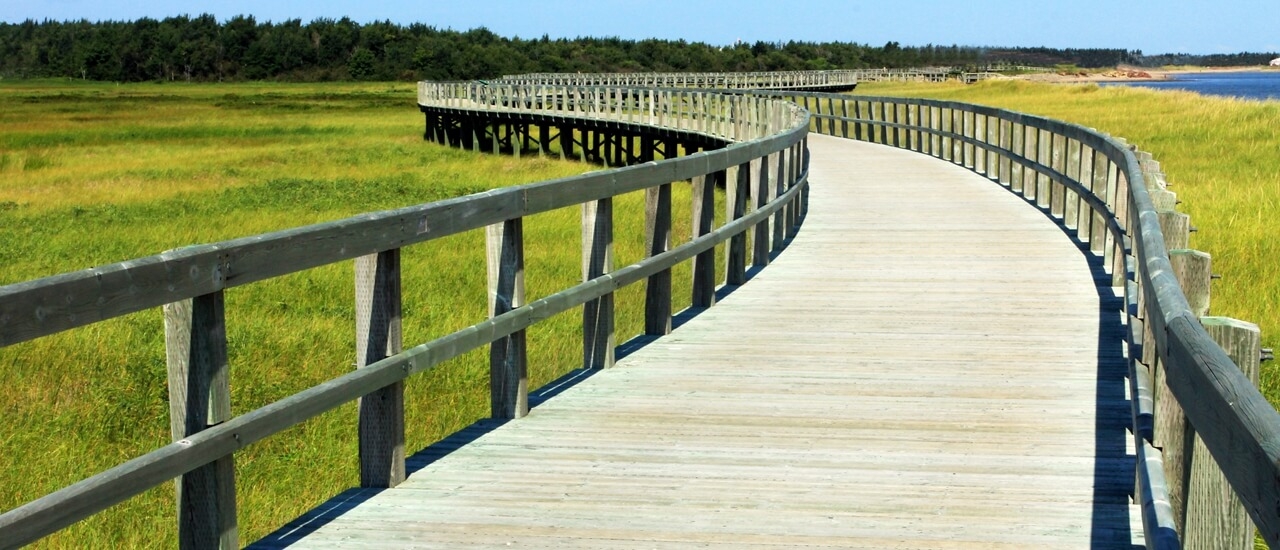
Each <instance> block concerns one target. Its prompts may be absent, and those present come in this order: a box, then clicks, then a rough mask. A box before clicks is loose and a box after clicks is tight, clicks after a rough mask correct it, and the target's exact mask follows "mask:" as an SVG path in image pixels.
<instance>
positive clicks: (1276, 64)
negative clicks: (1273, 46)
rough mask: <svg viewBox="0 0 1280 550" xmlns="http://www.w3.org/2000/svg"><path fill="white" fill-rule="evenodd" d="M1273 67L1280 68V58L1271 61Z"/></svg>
mask: <svg viewBox="0 0 1280 550" xmlns="http://www.w3.org/2000/svg"><path fill="white" fill-rule="evenodd" d="M1271 66H1272V67H1280V57H1277V58H1275V59H1272V60H1271Z"/></svg>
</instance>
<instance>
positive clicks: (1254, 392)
mask: <svg viewBox="0 0 1280 550" xmlns="http://www.w3.org/2000/svg"><path fill="white" fill-rule="evenodd" d="M756 93H757V94H758V95H770V96H787V97H796V98H798V99H797V101H798V102H801V103H802V104H803V105H805V107H806V108H808V109H810V110H811V111H812V113H813V117H812V124H813V125H814V127H813V131H817V132H819V133H824V134H830V135H837V136H842V137H845V138H853V139H859V140H865V141H871V142H875V143H883V144H886V145H891V146H895V147H900V148H905V149H910V150H913V151H918V152H921V153H924V154H929V155H932V156H936V157H939V158H942V159H945V160H949V161H952V162H954V163H956V164H959V165H962V166H965V167H967V168H969V169H971V170H973V171H975V172H978V173H979V174H982V175H985V176H987V177H989V178H991V179H993V180H995V181H997V182H999V183H1000V184H1002V185H1004V186H1006V187H1008V188H1009V189H1010V190H1011V191H1014V192H1015V193H1019V194H1021V195H1022V196H1023V197H1024V198H1026V199H1027V200H1029V201H1033V202H1034V203H1035V204H1036V205H1037V206H1040V207H1042V208H1044V209H1046V210H1048V211H1049V213H1050V214H1051V215H1053V216H1054V217H1056V218H1058V219H1061V220H1062V221H1063V222H1064V225H1065V226H1066V227H1067V229H1073V228H1074V229H1076V230H1077V231H1078V232H1079V238H1080V239H1081V240H1082V241H1084V242H1087V243H1089V246H1090V249H1091V252H1092V253H1094V254H1096V255H1101V256H1103V257H1104V258H1105V261H1104V264H1105V265H1106V266H1107V267H1108V268H1109V270H1110V272H1111V273H1112V275H1113V285H1114V286H1117V287H1121V288H1120V290H1121V291H1122V292H1123V293H1124V295H1125V298H1126V299H1125V301H1124V304H1125V309H1126V313H1125V315H1124V317H1125V318H1126V320H1127V321H1128V323H1129V324H1130V330H1131V334H1130V337H1129V339H1128V342H1127V343H1128V353H1129V355H1128V356H1129V358H1130V382H1129V383H1130V391H1131V402H1132V406H1133V432H1134V438H1135V447H1136V452H1137V457H1136V458H1137V462H1138V464H1137V477H1138V479H1137V480H1136V481H1137V490H1138V491H1139V494H1138V495H1137V496H1136V497H1135V498H1136V500H1138V501H1140V503H1141V504H1142V506H1143V524H1144V528H1145V530H1146V537H1147V545H1148V547H1149V548H1178V547H1180V545H1181V542H1180V538H1179V537H1180V536H1181V537H1182V539H1183V540H1192V539H1201V540H1204V539H1206V538H1214V537H1216V538H1217V539H1222V540H1225V539H1226V538H1227V537H1228V536H1230V537H1232V543H1233V544H1235V545H1238V546H1239V547H1251V546H1250V545H1251V541H1252V534H1249V533H1247V532H1245V533H1244V534H1240V533H1238V532H1230V533H1228V532H1227V531H1226V530H1224V527H1223V525H1224V524H1226V523H1227V521H1226V520H1225V517H1226V514H1229V513H1232V512H1230V509H1231V504H1230V499H1227V500H1226V501H1222V502H1218V501H1213V502H1202V501H1198V500H1197V498H1193V494H1199V495H1201V496H1204V494H1205V493H1213V492H1217V493H1222V491H1221V490H1220V489H1217V488H1216V487H1214V486H1212V485H1211V481H1209V480H1211V478H1212V476H1213V475H1215V474H1214V473H1213V472H1212V470H1211V469H1208V466H1206V465H1204V464H1200V462H1204V461H1203V460H1199V459H1202V458H1204V457H1205V456H1204V455H1203V454H1202V453H1203V451H1198V452H1197V451H1195V450H1194V449H1195V448H1198V447H1195V446H1193V444H1192V443H1193V440H1194V441H1196V442H1197V443H1196V445H1199V443H1198V442H1199V441H1203V446H1204V447H1206V448H1207V451H1208V453H1209V454H1210V456H1211V460H1212V462H1215V463H1216V464H1217V466H1218V467H1220V469H1221V474H1219V475H1223V476H1225V478H1226V480H1227V482H1229V484H1230V488H1231V490H1233V491H1234V493H1235V495H1236V496H1238V498H1239V500H1240V501H1241V502H1243V509H1244V511H1247V513H1248V516H1249V518H1251V519H1252V522H1253V524H1255V525H1256V526H1257V529H1258V530H1259V533H1260V534H1261V535H1262V538H1263V539H1264V540H1266V541H1267V543H1268V544H1269V545H1270V546H1271V547H1280V413H1277V411H1276V410H1275V408H1273V407H1272V406H1271V405H1270V403H1268V402H1267V400H1266V399H1265V398H1264V397H1263V396H1262V394H1261V393H1260V392H1259V391H1258V389H1257V388H1256V387H1255V385H1254V383H1253V382H1251V381H1250V379H1249V377H1248V376H1247V375H1246V374H1245V373H1244V372H1242V368H1247V367H1248V366H1249V364H1250V363H1251V364H1252V365H1253V366H1254V368H1255V369H1256V365H1257V361H1258V355H1259V352H1258V348H1257V347H1256V343H1257V341H1256V327H1244V328H1245V330H1246V332H1248V331H1252V334H1253V338H1254V346H1255V347H1252V348H1247V347H1246V348H1244V350H1243V351H1241V352H1238V353H1237V354H1236V355H1237V359H1236V360H1235V361H1233V359H1232V356H1229V355H1228V354H1227V352H1226V351H1224V350H1223V348H1222V347H1220V345H1219V343H1220V342H1222V341H1223V340H1229V339H1230V338H1218V339H1217V340H1215V338H1213V337H1211V336H1210V335H1209V333H1208V332H1206V330H1205V328H1204V326H1202V318H1201V317H1200V315H1202V314H1203V313H1199V311H1202V310H1203V309H1201V310H1193V308H1192V307H1191V305H1190V302H1189V301H1188V298H1187V295H1186V294H1184V286H1183V285H1184V284H1197V285H1198V286H1199V287H1202V288H1201V291H1202V292H1205V293H1207V290H1204V289H1207V286H1208V285H1207V282H1208V276H1209V275H1208V270H1207V266H1206V267H1205V268H1204V269H1203V273H1202V275H1203V277H1204V281H1203V282H1202V283H1197V282H1196V281H1195V280H1194V278H1188V277H1190V275H1186V273H1187V270H1186V269H1180V268H1177V267H1176V266H1175V265H1174V263H1173V262H1172V260H1171V257H1170V247H1169V246H1167V245H1166V238H1172V237H1175V235H1174V234H1172V233H1170V234H1169V235H1166V231H1165V229H1162V225H1168V224H1169V221H1168V220H1170V219H1173V220H1176V219H1178V216H1181V215H1179V214H1176V213H1173V212H1172V204H1173V203H1174V202H1175V201H1174V200H1173V198H1172V193H1169V192H1168V191H1166V190H1165V189H1163V181H1162V177H1163V176H1162V175H1161V174H1159V173H1158V171H1156V170H1155V169H1154V163H1153V162H1152V161H1151V160H1150V156H1149V155H1145V154H1141V153H1140V152H1137V151H1136V150H1135V149H1134V148H1132V147H1130V146H1128V145H1127V144H1125V143H1123V142H1122V141H1120V140H1118V139H1115V138H1113V137H1111V136H1108V135H1105V134H1102V133H1100V132H1097V131H1095V130H1092V129H1088V128H1084V127H1082V126H1078V125H1075V124H1070V123H1066V122H1061V121H1057V120H1053V119H1048V118H1043V117H1038V116H1033V115H1027V114H1022V113H1017V112H1013V111H1007V110H1003V109H997V108H992V107H985V106H980V105H973V104H966V103H959V102H954V101H937V100H927V99H909V98H890V97H869V96H849V95H835V94H820V93H790V94H785V93H771V92H756ZM851 129H852V132H851ZM1076 199H1078V200H1076ZM1157 204H1163V207H1162V208H1159V209H1158V208H1157ZM1182 218H1183V224H1182V228H1181V230H1180V231H1181V233H1182V240H1181V241H1177V242H1179V244H1180V246H1185V244H1184V243H1185V234H1186V230H1187V229H1186V223H1185V216H1182ZM1180 252H1186V253H1189V252H1192V251H1180ZM1182 256H1184V254H1180V255H1179V257H1182ZM1180 278H1181V279H1183V281H1180ZM1203 301H1205V302H1207V294H1206V295H1205V297H1204V298H1203ZM1213 319H1215V318H1208V317H1205V318H1203V320H1204V323H1210V322H1211V320H1213ZM1237 323H1238V322H1237ZM1214 324H1220V323H1218V322H1214ZM1234 338H1238V337H1234ZM1237 362H1239V366H1237ZM1254 372H1256V370H1255V371H1254ZM1255 376H1256V375H1255ZM1157 408H1158V409H1159V411H1160V412H1159V415H1157ZM1183 413H1185V417H1183V416H1182V415H1183ZM1192 432H1194V434H1195V435H1196V436H1197V437H1186V438H1185V439H1184V438H1183V435H1182V434H1184V433H1192ZM1193 454H1194V456H1195V457H1197V460H1198V462H1197V463H1196V464H1195V467H1196V475H1197V476H1199V475H1201V473H1202V470H1204V472H1205V473H1203V475H1204V477H1203V478H1196V477H1193V476H1192V470H1191V465H1192V457H1193ZM1166 472H1168V474H1171V475H1167V474H1166ZM1166 478H1167V479H1166ZM1198 479H1204V480H1205V481H1203V482H1202V483H1199V482H1198V481H1197V480H1198ZM1197 483H1199V485H1197ZM1189 485H1195V486H1189ZM1196 491H1199V492H1198V493H1197V492H1196ZM1218 497H1220V495H1208V496H1204V498H1205V499H1214V498H1218ZM1197 505H1199V506H1203V507H1204V508H1201V509H1200V510H1198V511H1196V510H1192V509H1191V508H1192V507H1193V506H1197ZM1219 515H1222V517H1217V516H1219ZM1205 516H1208V517H1205ZM1247 521H1248V520H1247V519H1246V520H1245V522H1246V523H1247ZM1193 522H1197V523H1200V525H1197V526H1196V527H1192V523H1193ZM1204 522H1208V523H1217V525H1215V526H1208V527H1206V526H1203V525H1202V523H1204ZM1242 529H1244V530H1246V531H1247V527H1245V528H1242ZM1218 542H1221V540H1219V541H1218Z"/></svg>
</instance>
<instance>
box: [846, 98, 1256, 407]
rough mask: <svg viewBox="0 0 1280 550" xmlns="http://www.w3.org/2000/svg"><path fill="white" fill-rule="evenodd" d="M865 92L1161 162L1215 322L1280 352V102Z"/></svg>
mask: <svg viewBox="0 0 1280 550" xmlns="http://www.w3.org/2000/svg"><path fill="white" fill-rule="evenodd" d="M858 93H859V94H866V95H892V96H910V97H929V98H936V99H950V100H956V101H965V102H970V103H979V104H984V105H991V106H996V107H1003V108H1006V109H1012V110H1015V111H1022V112H1026V113H1034V114H1038V115H1043V116H1048V117H1053V118H1057V119H1061V120H1066V121H1070V122H1074V123H1077V124H1081V125H1083V126H1087V127H1091V128H1096V129H1098V130H1101V131H1103V132H1107V133H1110V134H1112V135H1114V136H1119V137H1123V138H1126V139H1128V140H1129V142H1130V143H1132V144H1135V145H1137V146H1138V147H1140V148H1141V149H1143V150H1146V151H1150V152H1151V153H1152V154H1153V155H1154V156H1155V158H1156V160H1158V161H1160V165H1161V168H1162V169H1163V170H1164V172H1165V174H1166V179H1167V180H1168V181H1169V183H1170V190H1171V191H1174V192H1176V193H1177V194H1178V200H1179V201H1181V202H1182V204H1181V205H1180V209H1181V210H1182V211H1183V212H1186V213H1188V214H1190V215H1191V223H1192V225H1193V226H1195V227H1197V228H1198V229H1199V231H1198V232H1196V233H1193V234H1192V236H1191V246H1192V247H1193V248H1196V249H1199V250H1203V251H1205V252H1208V253H1210V254H1211V255H1212V256H1213V272H1214V273H1217V274H1221V275H1222V279H1221V280H1218V281H1215V282H1214V284H1213V297H1212V304H1211V311H1210V313H1211V314H1212V315H1219V316H1226V317H1235V318H1237V319H1242V320H1246V321H1250V322H1253V323H1257V324H1258V325H1259V327H1260V328H1261V329H1262V338H1263V347H1268V348H1275V347H1277V346H1280V262H1277V261H1276V258H1277V257H1280V132H1277V131H1276V129H1277V128H1280V101H1268V102H1262V101H1245V100H1237V99H1227V98H1215V97H1207V96H1201V95H1198V94H1194V93H1190V92H1180V91H1155V90H1149V89H1144V88H1137V87H1134V88H1126V87H1099V86H1098V85H1096V84H1080V85H1062V84H1043V83H1031V82H1024V81H1018V80H989V81H985V82H982V83H979V84H975V85H970V86H966V85H963V84H959V83H945V84H902V83H898V84H865V85H862V86H859V88H858ZM1262 390H1263V394H1264V395H1266V396H1267V398H1268V399H1269V400H1270V401H1271V403H1272V404H1280V365H1277V364H1276V363H1264V364H1263V366H1262Z"/></svg>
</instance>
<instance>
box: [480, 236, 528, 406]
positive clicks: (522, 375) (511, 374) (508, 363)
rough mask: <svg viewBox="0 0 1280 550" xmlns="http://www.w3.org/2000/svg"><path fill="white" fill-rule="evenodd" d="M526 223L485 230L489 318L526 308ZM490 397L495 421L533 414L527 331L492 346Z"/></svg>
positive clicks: (505, 338)
mask: <svg viewBox="0 0 1280 550" xmlns="http://www.w3.org/2000/svg"><path fill="white" fill-rule="evenodd" d="M523 226H524V223H523V219H522V218H516V219H513V220H507V221H505V222H502V223H499V224H494V225H490V226H488V227H486V228H485V243H486V245H485V250H486V258H487V260H488V267H489V318H494V317H497V316H499V315H502V314H503V313H506V312H508V311H511V310H513V309H516V308H518V307H521V306H523V305H524V229H523ZM489 397H490V401H489V403H490V409H491V412H492V415H493V418H521V417H523V416H524V415H526V414H528V412H529V377H528V355H527V350H526V347H525V331H524V330H520V331H518V332H516V333H514V334H511V335H510V336H506V337H503V338H499V339H497V340H495V341H494V342H493V343H492V344H490V345H489Z"/></svg>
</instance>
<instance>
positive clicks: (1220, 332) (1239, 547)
mask: <svg viewBox="0 0 1280 550" xmlns="http://www.w3.org/2000/svg"><path fill="white" fill-rule="evenodd" d="M1200 323H1201V324H1202V325H1203V326H1204V329H1205V331H1206V332H1208V333H1209V336H1210V337H1211V338H1213V340H1214V342H1217V343H1218V345H1219V346H1221V347H1222V349H1223V350H1225V351H1226V353H1227V356H1228V357H1230V358H1231V360H1232V361H1234V362H1235V363H1236V365H1237V366H1239V367H1240V370H1241V371H1242V372H1244V374H1245V377H1246V378H1248V379H1249V380H1250V381H1251V382H1252V383H1253V384H1255V385H1256V384H1258V376H1259V370H1260V369H1259V360H1258V358H1259V356H1260V354H1261V350H1262V341H1261V331H1260V330H1259V329H1258V326H1257V325H1254V324H1253V323H1246V322H1243V321H1237V320H1235V319H1229V318H1225V317H1203V318H1201V319H1200ZM1253 538H1254V527H1253V521H1251V520H1250V519H1249V514H1248V513H1246V512H1245V509H1244V506H1243V505H1242V504H1241V503H1240V499H1239V498H1238V497H1236V494H1235V491H1234V490H1233V489H1232V488H1231V485H1230V484H1229V483H1228V482H1227V479H1226V477H1224V476H1223V474H1222V469H1221V468H1219V467H1218V464H1217V463H1216V462H1214V460H1213V457H1212V456H1211V455H1210V454H1209V450H1208V448H1206V447H1205V445H1204V441H1203V440H1202V439H1201V438H1200V436H1199V435H1197V436H1196V438H1195V446H1194V455H1193V457H1192V461H1191V475H1190V483H1189V486H1188V488H1187V517H1186V527H1185V531H1184V534H1183V542H1184V543H1185V546H1184V548H1186V549H1187V550H1245V549H1249V548H1253Z"/></svg>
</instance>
